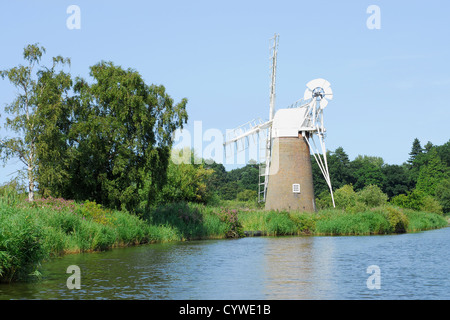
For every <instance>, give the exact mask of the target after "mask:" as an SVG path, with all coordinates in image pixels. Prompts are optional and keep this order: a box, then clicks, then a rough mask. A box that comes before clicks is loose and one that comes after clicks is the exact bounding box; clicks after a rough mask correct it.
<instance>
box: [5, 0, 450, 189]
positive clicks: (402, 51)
mask: <svg viewBox="0 0 450 320" xmlns="http://www.w3.org/2000/svg"><path fill="white" fill-rule="evenodd" d="M70 5H77V6H78V7H79V8H80V12H81V15H80V22H81V24H80V27H81V28H80V29H69V28H68V27H67V25H66V20H67V19H68V18H69V16H70V15H71V14H68V13H67V12H66V10H67V8H68V7H69V6H70ZM370 5H377V6H378V7H379V8H380V15H379V16H378V17H379V20H377V21H380V29H369V28H368V27H367V24H366V22H367V20H368V19H369V18H370V17H371V15H372V14H371V13H367V8H368V7H369V6H370ZM274 33H278V34H279V35H280V42H279V51H278V71H277V100H276V107H277V108H283V107H286V106H288V105H290V104H291V103H293V102H294V101H296V100H297V99H299V98H302V97H303V93H304V90H305V88H306V87H305V85H306V83H307V82H308V81H310V80H312V79H315V78H325V79H327V80H328V81H329V82H330V83H331V86H332V89H333V92H334V99H333V101H331V102H330V103H329V105H328V106H327V108H326V109H325V112H324V117H325V126H326V128H327V132H328V135H327V138H326V145H327V148H328V149H329V150H335V149H336V148H337V147H339V146H341V147H343V148H344V150H345V151H346V152H347V154H348V155H349V157H350V159H354V158H355V157H356V156H357V155H360V154H361V155H371V156H379V157H382V158H383V159H384V160H385V162H386V163H389V164H401V163H403V162H404V161H406V160H407V158H408V153H409V151H410V150H411V145H412V142H413V140H414V138H416V137H417V138H419V140H420V141H421V142H422V145H424V144H425V143H426V142H428V141H431V142H432V143H433V144H437V145H440V144H443V143H445V142H446V141H448V140H449V138H450V134H449V133H450V129H449V118H450V117H449V116H450V111H449V105H450V103H449V102H448V99H449V97H450V95H449V93H450V61H449V57H450V2H449V1H448V0H441V1H438V0H428V1H392V0H391V1H387V0H382V1H381V0H368V1H366V0H345V1H344V0H343V1H331V0H329V1H323V0H322V1H299V0H297V1H293V0H291V1H283V0H277V1H273V0H272V1H265V0H258V1H246V0H239V1H236V0H227V1H217V0H208V1H197V0H191V1H186V0H183V1H182V0H177V1H174V0H172V1H133V0H129V1H114V0H108V1H100V0H95V1H94V0H90V1H82V0H71V1H65V0H54V1H43V0H40V1H34V0H27V1H25V0H18V1H2V2H1V3H0V39H1V42H0V43H1V44H0V45H1V50H0V69H1V70H3V69H7V68H11V67H13V66H16V65H18V64H20V63H23V59H22V51H23V48H24V47H25V46H26V45H27V44H31V43H36V42H39V43H40V44H41V45H42V46H44V47H45V48H46V49H47V55H46V58H45V59H44V61H43V62H44V64H45V63H47V64H48V62H49V61H50V59H51V57H53V56H56V55H62V56H64V57H70V58H71V61H72V66H71V70H70V71H71V73H72V75H73V76H81V77H84V78H86V79H88V80H89V66H92V65H93V64H95V63H97V62H99V61H101V60H106V61H112V62H114V63H115V64H116V65H120V66H122V67H123V68H133V69H136V70H137V71H138V72H139V73H140V74H141V75H142V76H143V77H144V79H145V80H146V82H147V83H155V84H163V85H164V86H165V87H166V89H167V91H168V93H169V94H170V95H171V96H172V97H173V98H174V99H175V100H176V101H179V100H180V99H181V98H183V97H186V98H188V99H189V103H188V113H189V125H188V130H189V128H192V124H193V122H194V121H202V125H203V130H207V129H209V128H216V129H219V130H222V131H223V132H225V130H226V129H231V128H234V127H236V126H238V125H240V124H243V123H245V122H247V121H249V120H251V119H253V118H256V117H261V118H262V119H267V117H268V113H269V84H270V60H269V53H270V52H269V46H270V42H269V39H270V38H271V37H272V36H273V34H274ZM15 93H16V90H15V89H14V88H13V87H12V85H11V84H10V83H9V82H8V81H6V80H0V114H1V118H0V123H3V121H4V119H5V114H4V111H3V107H4V105H5V104H6V103H9V102H11V101H12V100H13V98H14V95H15ZM7 134H8V133H7V132H5V130H4V129H3V128H2V129H0V135H1V136H5V135H7ZM18 163H19V162H18V161H15V160H12V161H11V162H10V164H9V165H8V166H6V167H4V168H3V167H0V183H2V182H4V181H7V180H9V179H10V178H11V176H10V173H11V172H13V171H14V169H16V167H17V165H18Z"/></svg>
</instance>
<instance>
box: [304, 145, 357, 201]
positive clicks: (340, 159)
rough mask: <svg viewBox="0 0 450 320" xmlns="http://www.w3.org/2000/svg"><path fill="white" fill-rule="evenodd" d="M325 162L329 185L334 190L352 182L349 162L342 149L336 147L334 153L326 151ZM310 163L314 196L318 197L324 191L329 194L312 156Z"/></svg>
mask: <svg viewBox="0 0 450 320" xmlns="http://www.w3.org/2000/svg"><path fill="white" fill-rule="evenodd" d="M327 160H328V161H327V163H328V170H329V172H330V179H331V184H332V187H333V189H334V190H336V189H339V188H341V187H342V186H344V185H346V184H350V183H352V182H353V178H352V173H351V170H350V160H349V158H348V155H347V153H346V152H345V151H344V149H343V148H342V147H338V148H337V149H336V150H335V151H334V152H330V151H327ZM311 163H312V171H313V181H314V194H315V196H316V197H318V196H319V195H320V194H321V193H322V192H324V191H327V192H329V189H328V186H327V184H326V181H325V179H324V177H323V175H322V172H321V171H320V169H319V166H318V165H317V162H316V160H315V158H314V157H313V156H311Z"/></svg>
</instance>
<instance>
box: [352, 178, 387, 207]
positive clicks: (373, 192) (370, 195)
mask: <svg viewBox="0 0 450 320" xmlns="http://www.w3.org/2000/svg"><path fill="white" fill-rule="evenodd" d="M357 195H358V198H357V201H360V202H362V203H364V204H365V205H366V206H368V207H370V208H373V207H379V206H382V205H385V204H386V203H387V200H388V196H387V195H386V194H385V193H383V191H381V189H380V188H379V187H378V186H376V185H373V184H372V185H368V186H366V187H364V189H362V190H360V191H358V193H357Z"/></svg>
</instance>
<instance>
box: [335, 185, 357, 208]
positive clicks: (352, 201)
mask: <svg viewBox="0 0 450 320" xmlns="http://www.w3.org/2000/svg"><path fill="white" fill-rule="evenodd" d="M357 199H358V196H357V194H356V192H355V190H353V186H352V185H348V184H347V185H345V186H343V187H341V188H339V189H337V190H336V191H335V192H334V201H335V203H336V208H338V209H343V210H346V209H350V208H353V207H355V206H356V201H357Z"/></svg>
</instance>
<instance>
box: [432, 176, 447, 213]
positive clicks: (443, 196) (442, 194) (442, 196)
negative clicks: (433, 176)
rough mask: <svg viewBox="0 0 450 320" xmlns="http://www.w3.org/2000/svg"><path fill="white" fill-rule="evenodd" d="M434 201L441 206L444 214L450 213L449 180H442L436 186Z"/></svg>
mask: <svg viewBox="0 0 450 320" xmlns="http://www.w3.org/2000/svg"><path fill="white" fill-rule="evenodd" d="M435 192H436V199H437V200H438V201H439V204H440V205H441V206H442V210H443V211H444V213H449V212H450V179H445V180H442V181H441V182H440V183H439V184H438V185H437V186H436V190H435Z"/></svg>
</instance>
